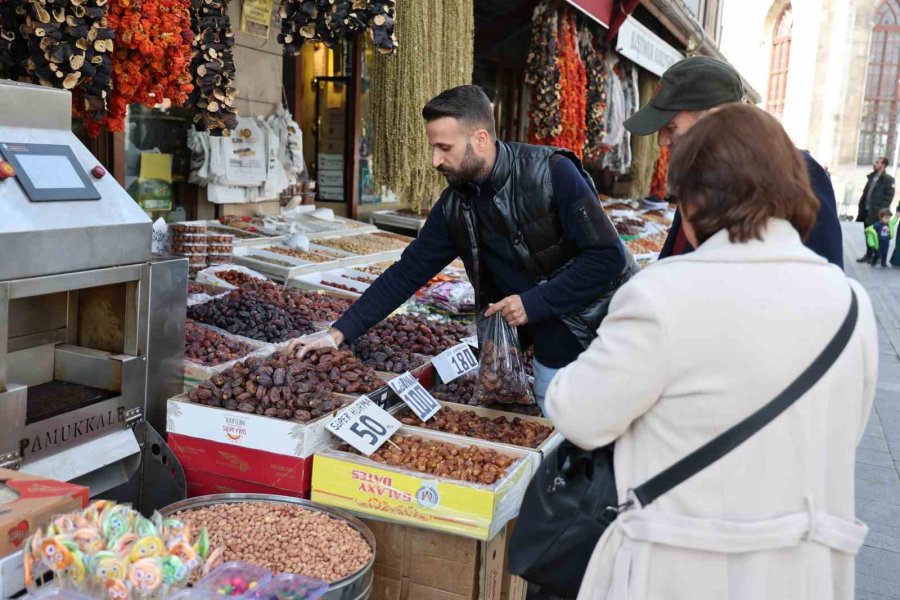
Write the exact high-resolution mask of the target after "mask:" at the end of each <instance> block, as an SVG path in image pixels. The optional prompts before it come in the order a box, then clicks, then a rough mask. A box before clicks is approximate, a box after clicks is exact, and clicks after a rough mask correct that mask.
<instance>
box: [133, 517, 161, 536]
mask: <svg viewBox="0 0 900 600" xmlns="http://www.w3.org/2000/svg"><path fill="white" fill-rule="evenodd" d="M134 532H135V533H136V534H137V535H138V536H139V537H159V532H158V531H157V529H156V525H154V524H153V523H152V522H151V521H150V519H147V518H145V517H138V518H137V520H135V522H134Z"/></svg>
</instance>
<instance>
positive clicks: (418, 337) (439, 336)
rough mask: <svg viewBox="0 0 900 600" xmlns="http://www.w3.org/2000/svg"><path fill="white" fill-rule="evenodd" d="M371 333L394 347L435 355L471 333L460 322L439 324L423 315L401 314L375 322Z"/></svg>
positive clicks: (386, 344)
mask: <svg viewBox="0 0 900 600" xmlns="http://www.w3.org/2000/svg"><path fill="white" fill-rule="evenodd" d="M369 334H370V335H374V336H377V337H378V338H380V339H381V343H382V344H383V345H384V346H393V347H394V349H395V350H399V349H405V350H408V351H409V352H415V353H416V354H426V355H428V356H435V355H438V354H440V353H441V352H443V351H444V350H448V349H450V348H452V347H453V346H456V345H457V344H459V342H460V340H462V339H463V338H464V337H467V336H468V335H469V330H468V329H466V326H465V325H461V324H459V323H452V322H451V323H436V322H434V321H429V320H427V319H425V318H423V317H414V316H409V315H398V316H396V317H391V318H390V319H388V320H386V321H383V322H382V323H380V324H379V325H376V326H375V327H373V328H372V329H370V330H369Z"/></svg>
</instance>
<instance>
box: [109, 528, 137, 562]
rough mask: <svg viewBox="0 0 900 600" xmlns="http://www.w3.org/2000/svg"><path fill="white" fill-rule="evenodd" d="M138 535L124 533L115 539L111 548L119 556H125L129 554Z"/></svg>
mask: <svg viewBox="0 0 900 600" xmlns="http://www.w3.org/2000/svg"><path fill="white" fill-rule="evenodd" d="M137 540H138V537H137V536H136V535H135V534H133V533H126V534H125V535H123V536H122V537H120V538H119V539H118V540H116V543H115V545H114V546H113V550H115V552H116V554H118V555H119V556H122V557H125V556H128V555H129V554H131V549H132V547H133V546H134V545H135V544H136V543H137Z"/></svg>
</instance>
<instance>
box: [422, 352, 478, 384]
mask: <svg viewBox="0 0 900 600" xmlns="http://www.w3.org/2000/svg"><path fill="white" fill-rule="evenodd" d="M431 362H432V363H433V364H434V368H435V369H437V372H438V375H440V376H441V381H443V382H444V383H450V382H451V381H453V380H454V379H456V378H458V377H462V376H463V375H465V374H466V373H468V372H469V371H472V370H474V369H475V368H476V367H478V360H476V358H475V355H474V354H472V348H471V347H470V346H469V344H457V345H456V346H453V347H452V348H450V349H449V350H445V351H444V352H441V353H440V354H438V355H437V356H435V357H434V359H432V361H431Z"/></svg>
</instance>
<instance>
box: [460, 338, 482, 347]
mask: <svg viewBox="0 0 900 600" xmlns="http://www.w3.org/2000/svg"><path fill="white" fill-rule="evenodd" d="M462 343H463V344H468V345H470V346H472V347H473V348H477V347H478V336H477V335H473V336H470V337H467V338H463V339H462Z"/></svg>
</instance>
